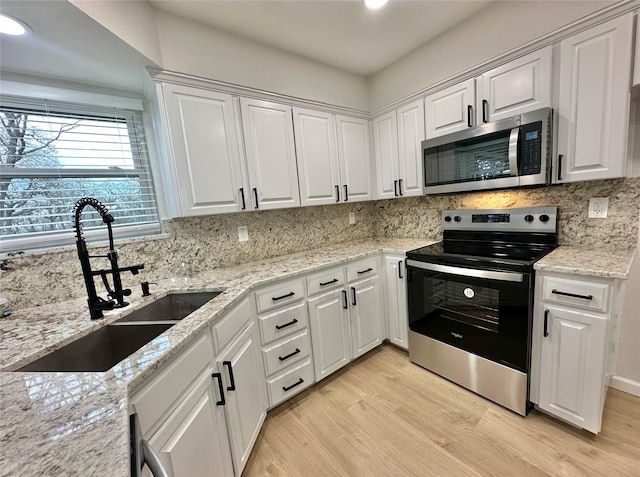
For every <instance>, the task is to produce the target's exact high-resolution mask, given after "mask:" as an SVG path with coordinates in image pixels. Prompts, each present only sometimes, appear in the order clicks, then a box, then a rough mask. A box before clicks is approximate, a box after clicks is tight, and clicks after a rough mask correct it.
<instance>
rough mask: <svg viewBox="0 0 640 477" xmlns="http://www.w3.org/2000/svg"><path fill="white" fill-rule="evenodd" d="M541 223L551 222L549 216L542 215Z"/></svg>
mask: <svg viewBox="0 0 640 477" xmlns="http://www.w3.org/2000/svg"><path fill="white" fill-rule="evenodd" d="M540 222H549V216H548V215H547V214H542V215H541V216H540Z"/></svg>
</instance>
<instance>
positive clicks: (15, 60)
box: [0, 0, 493, 92]
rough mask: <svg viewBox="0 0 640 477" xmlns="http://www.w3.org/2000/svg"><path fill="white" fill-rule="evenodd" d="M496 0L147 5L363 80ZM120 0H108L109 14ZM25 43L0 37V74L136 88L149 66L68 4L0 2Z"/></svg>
mask: <svg viewBox="0 0 640 477" xmlns="http://www.w3.org/2000/svg"><path fill="white" fill-rule="evenodd" d="M492 1H493V0H456V1H451V0H446V1H442V0H439V1H436V0H390V2H389V4H387V5H386V6H385V7H383V8H382V9H380V10H376V11H370V10H367V9H366V8H365V7H364V4H363V0H287V1H280V0H261V1H246V0H225V1H217V0H169V1H167V0H148V2H149V3H150V4H152V5H153V6H154V7H155V8H158V9H161V10H164V11H167V12H170V13H173V14H176V15H179V16H183V17H185V18H188V19H191V20H194V21H198V22H201V23H204V24H206V25H209V26H211V27H213V28H216V29H218V30H221V31H225V32H228V33H231V34H234V35H238V36H242V37H245V38H249V39H251V40H255V41H258V42H261V43H264V44H267V45H271V46H273V47H275V48H279V49H282V50H285V51H288V52H291V53H294V54H297V55H301V56H303V57H306V58H310V59H313V60H315V61H319V62H322V63H324V64H327V65H330V66H333V67H336V68H340V69H342V70H345V71H349V72H352V73H354V74H358V75H362V76H369V75H372V74H374V73H376V72H377V71H380V70H381V69H383V68H385V67H386V66H388V65H389V64H391V63H393V62H394V61H396V60H397V59H399V58H401V57H402V56H404V55H406V54H407V53H409V52H410V51H412V50H413V49H415V48H416V47H418V46H419V45H421V44H424V43H426V42H427V41H429V40H430V39H432V38H433V37H435V36H437V35H439V34H441V33H442V32H444V31H445V30H447V29H449V28H451V27H453V26H454V25H456V24H457V23H460V22H461V21H464V20H465V19H466V18H468V17H469V16H471V15H473V14H475V13H476V12H478V11H479V10H480V9H482V8H484V7H486V6H487V5H488V4H489V3H492ZM118 3H119V1H118V0H113V5H114V8H117V5H118ZM0 11H2V12H3V13H7V14H9V15H12V16H15V17H17V18H19V19H21V20H22V21H24V22H26V23H27V24H28V25H29V26H30V27H31V28H32V30H33V31H32V32H30V34H29V35H27V36H26V37H19V38H17V37H9V36H5V35H2V36H0V70H1V71H2V72H3V73H4V72H7V71H16V72H20V73H27V74H32V75H38V76H46V77H50V78H55V79H62V80H68V81H74V82H78V83H88V84H93V85H100V86H105V87H110V88H116V89H121V90H128V91H138V92H139V91H142V88H143V82H144V74H145V73H144V67H145V66H160V67H161V66H162V65H153V64H152V63H151V62H150V60H149V59H148V58H146V57H144V56H143V55H142V54H140V53H139V52H137V51H136V50H134V49H133V48H132V47H131V46H129V45H127V44H126V43H124V42H123V41H121V40H120V39H119V38H117V37H116V36H115V35H114V34H112V33H111V32H109V31H108V30H107V29H106V28H104V27H102V26H101V25H99V24H98V23H97V22H95V21H94V20H92V19H91V18H90V17H88V16H87V15H85V14H84V13H82V12H81V11H80V10H79V9H78V8H76V7H74V6H73V5H72V4H70V3H69V2H67V1H65V0H2V1H0Z"/></svg>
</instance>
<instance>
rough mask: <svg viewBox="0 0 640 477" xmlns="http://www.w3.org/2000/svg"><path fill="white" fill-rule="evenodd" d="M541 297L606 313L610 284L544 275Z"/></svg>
mask: <svg viewBox="0 0 640 477" xmlns="http://www.w3.org/2000/svg"><path fill="white" fill-rule="evenodd" d="M542 290H543V291H542V293H543V299H544V300H545V301H550V302H554V303H563V304H565V305H570V306H572V307H579V308H586V309H589V310H597V311H601V312H603V313H606V312H607V311H608V309H609V296H610V295H611V284H609V283H601V282H592V281H585V280H580V279H574V278H561V277H544V281H543V289H542Z"/></svg>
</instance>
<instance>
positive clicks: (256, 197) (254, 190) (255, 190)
mask: <svg viewBox="0 0 640 477" xmlns="http://www.w3.org/2000/svg"><path fill="white" fill-rule="evenodd" d="M253 196H254V197H255V199H256V206H255V207H254V208H255V209H257V208H258V206H259V204H258V189H256V188H255V187H254V188H253Z"/></svg>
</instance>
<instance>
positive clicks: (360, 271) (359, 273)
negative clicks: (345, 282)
mask: <svg viewBox="0 0 640 477" xmlns="http://www.w3.org/2000/svg"><path fill="white" fill-rule="evenodd" d="M371 270H373V268H371V267H369V268H367V269H366V270H359V271H358V272H357V273H358V275H362V274H363V273H368V272H370V271H371Z"/></svg>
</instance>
